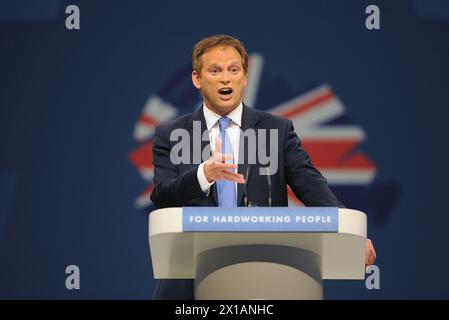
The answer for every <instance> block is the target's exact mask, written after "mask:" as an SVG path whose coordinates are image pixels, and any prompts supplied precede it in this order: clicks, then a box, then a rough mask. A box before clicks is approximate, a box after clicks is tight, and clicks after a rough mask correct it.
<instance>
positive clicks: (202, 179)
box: [197, 162, 215, 193]
mask: <svg viewBox="0 0 449 320" xmlns="http://www.w3.org/2000/svg"><path fill="white" fill-rule="evenodd" d="M204 165H205V162H203V163H202V164H200V165H199V166H198V171H197V177H198V182H199V184H200V186H201V190H203V192H205V193H208V192H209V189H210V187H211V186H212V185H213V184H214V182H215V181H212V182H209V180H208V179H207V178H206V174H205V173H204Z"/></svg>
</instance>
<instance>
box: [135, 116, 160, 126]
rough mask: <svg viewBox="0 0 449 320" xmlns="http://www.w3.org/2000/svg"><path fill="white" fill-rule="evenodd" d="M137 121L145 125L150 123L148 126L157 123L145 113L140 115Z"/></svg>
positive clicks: (157, 122)
mask: <svg viewBox="0 0 449 320" xmlns="http://www.w3.org/2000/svg"><path fill="white" fill-rule="evenodd" d="M139 122H142V123H144V124H146V125H150V126H157V125H158V124H159V121H157V120H156V119H154V118H152V117H150V116H148V115H146V114H145V113H144V114H142V115H141V116H140V119H139Z"/></svg>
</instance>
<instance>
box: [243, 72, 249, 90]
mask: <svg viewBox="0 0 449 320" xmlns="http://www.w3.org/2000/svg"><path fill="white" fill-rule="evenodd" d="M247 84H248V72H247V73H245V76H244V79H243V88H246V85H247Z"/></svg>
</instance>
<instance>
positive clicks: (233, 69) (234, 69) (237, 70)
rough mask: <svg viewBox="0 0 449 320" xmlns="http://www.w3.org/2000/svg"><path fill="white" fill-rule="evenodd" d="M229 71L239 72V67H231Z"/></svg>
mask: <svg viewBox="0 0 449 320" xmlns="http://www.w3.org/2000/svg"><path fill="white" fill-rule="evenodd" d="M231 72H232V73H237V72H239V68H232V69H231Z"/></svg>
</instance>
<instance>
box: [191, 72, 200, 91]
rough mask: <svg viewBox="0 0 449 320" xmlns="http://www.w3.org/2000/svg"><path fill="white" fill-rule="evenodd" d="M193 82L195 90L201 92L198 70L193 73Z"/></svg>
mask: <svg viewBox="0 0 449 320" xmlns="http://www.w3.org/2000/svg"><path fill="white" fill-rule="evenodd" d="M192 82H193V85H194V86H195V88H197V89H198V90H201V83H200V75H199V73H198V72H197V71H196V70H193V71H192Z"/></svg>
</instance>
